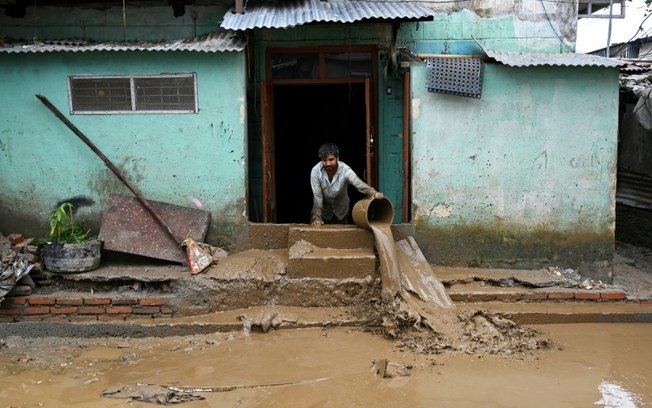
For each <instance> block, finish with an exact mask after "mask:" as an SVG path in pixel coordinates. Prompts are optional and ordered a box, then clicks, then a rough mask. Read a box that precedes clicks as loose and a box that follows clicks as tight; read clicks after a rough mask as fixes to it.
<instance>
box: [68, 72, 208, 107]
mask: <svg viewBox="0 0 652 408" xmlns="http://www.w3.org/2000/svg"><path fill="white" fill-rule="evenodd" d="M68 88H69V92H70V111H71V112H72V113H78V114H84V113H197V110H198V109H197V76H196V75H195V74H162V75H150V76H111V77H108V76H107V77H98V76H92V77H90V76H83V77H82V76H71V77H69V78H68Z"/></svg>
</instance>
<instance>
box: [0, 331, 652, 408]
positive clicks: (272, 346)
mask: <svg viewBox="0 0 652 408" xmlns="http://www.w3.org/2000/svg"><path fill="white" fill-rule="evenodd" d="M535 328H536V329H537V330H539V331H541V333H542V335H543V336H546V337H548V338H550V339H551V340H552V341H553V342H554V344H555V347H553V349H551V350H544V351H536V352H534V353H532V354H526V355H520V356H510V357H498V356H489V355H482V356H478V355H466V354H461V355H457V354H446V355H423V354H413V353H411V352H407V351H403V352H402V351H400V349H399V348H397V347H395V345H394V344H393V343H392V342H391V341H389V340H385V339H383V338H382V337H380V336H376V335H373V334H370V333H367V332H365V331H364V330H363V329H350V328H342V327H339V328H328V329H317V328H313V329H292V330H278V331H271V332H269V333H265V334H263V333H250V334H247V333H245V332H233V333H216V334H214V335H194V336H186V337H169V338H139V339H121V338H105V339H60V338H46V339H21V338H17V337H11V338H7V339H4V340H2V342H4V343H5V344H4V346H2V347H0V407H124V406H136V407H149V406H153V405H152V404H147V403H143V402H127V401H126V400H124V399H111V398H106V397H102V396H101V394H102V392H103V391H104V390H106V389H108V388H115V387H120V386H122V385H125V384H137V383H150V384H164V385H177V386H190V387H199V386H202V387H219V386H231V385H247V386H251V385H264V384H275V383H284V382H291V383H292V382H296V383H297V384H293V385H284V386H269V387H259V388H246V389H235V390H232V391H228V392H198V393H195V395H201V396H203V397H205V398H206V399H205V400H203V401H192V402H185V403H182V404H179V405H178V406H183V407H186V406H187V407H367V406H384V407H434V406H437V407H478V406H482V407H524V406H527V407H643V406H649V405H650V404H652V364H651V362H652V358H651V357H652V325H649V324H564V325H541V326H535ZM0 344H2V343H0ZM383 358H386V359H388V360H389V361H390V362H395V363H400V364H403V365H407V366H409V367H411V370H410V371H411V375H410V376H405V377H394V378H381V377H378V376H376V375H375V374H374V372H373V371H372V369H371V364H372V361H374V360H376V359H383Z"/></svg>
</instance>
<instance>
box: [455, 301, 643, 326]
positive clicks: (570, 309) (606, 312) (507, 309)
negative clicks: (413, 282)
mask: <svg viewBox="0 0 652 408" xmlns="http://www.w3.org/2000/svg"><path fill="white" fill-rule="evenodd" d="M456 308H457V310H459V311H460V312H463V311H465V310H488V311H491V312H494V313H501V314H505V315H506V316H507V317H508V318H510V319H511V320H513V321H515V322H516V323H518V324H528V325H538V324H563V323H652V303H642V302H606V303H604V302H575V303H573V302H554V303H551V302H542V303H515V302H477V303H457V304H456Z"/></svg>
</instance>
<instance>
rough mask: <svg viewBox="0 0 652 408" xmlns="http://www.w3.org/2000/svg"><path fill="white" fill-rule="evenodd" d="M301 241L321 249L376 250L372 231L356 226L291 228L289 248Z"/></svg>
mask: <svg viewBox="0 0 652 408" xmlns="http://www.w3.org/2000/svg"><path fill="white" fill-rule="evenodd" d="M301 240H303V241H307V242H310V243H311V244H313V245H314V246H317V247H320V248H339V249H356V248H365V249H369V250H373V249H374V236H373V234H372V233H371V231H369V230H366V229H364V228H360V227H357V226H355V225H323V226H321V227H311V226H309V225H308V226H304V225H297V226H291V227H290V228H289V231H288V248H291V247H292V246H293V245H294V244H296V243H297V242H298V241H301Z"/></svg>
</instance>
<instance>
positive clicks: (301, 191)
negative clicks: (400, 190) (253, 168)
mask: <svg viewBox="0 0 652 408" xmlns="http://www.w3.org/2000/svg"><path fill="white" fill-rule="evenodd" d="M273 95H274V96H273V106H274V112H273V123H274V155H275V157H274V163H275V165H274V166H275V188H276V192H275V193H276V194H275V198H276V222H277V223H308V222H309V220H310V210H311V209H312V191H311V189H310V170H311V169H312V167H313V166H314V165H315V164H317V162H319V158H318V156H317V150H318V149H319V146H321V144H322V143H325V142H333V143H335V144H337V145H338V146H339V147H340V150H341V153H340V160H342V161H343V162H345V163H346V164H348V165H349V166H351V168H352V169H353V170H354V171H355V172H356V174H358V176H359V177H360V178H362V179H363V180H365V181H367V177H366V169H367V157H366V156H367V150H366V126H367V118H366V105H365V104H366V102H365V84H364V83H360V82H358V83H338V84H332V83H331V84H296V85H295V84H288V85H275V86H274V91H273ZM349 196H350V197H351V204H352V205H353V204H354V203H355V202H356V201H358V200H359V199H361V198H363V197H362V195H361V194H360V193H359V192H358V191H357V190H355V188H352V187H351V188H350V190H349Z"/></svg>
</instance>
